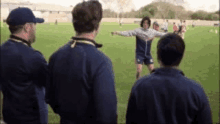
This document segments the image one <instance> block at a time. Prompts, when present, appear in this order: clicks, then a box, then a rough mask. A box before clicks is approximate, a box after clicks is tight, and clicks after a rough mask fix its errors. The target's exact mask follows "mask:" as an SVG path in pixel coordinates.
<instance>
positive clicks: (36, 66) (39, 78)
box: [32, 51, 49, 87]
mask: <svg viewBox="0 0 220 124" xmlns="http://www.w3.org/2000/svg"><path fill="white" fill-rule="evenodd" d="M32 69H33V70H32V72H33V73H32V74H33V78H34V80H35V81H36V84H37V85H39V86H43V87H45V86H46V83H47V81H48V78H49V74H48V65H47V62H46V60H45V59H44V57H43V55H42V54H41V53H40V52H38V51H35V56H34V58H33V60H32Z"/></svg>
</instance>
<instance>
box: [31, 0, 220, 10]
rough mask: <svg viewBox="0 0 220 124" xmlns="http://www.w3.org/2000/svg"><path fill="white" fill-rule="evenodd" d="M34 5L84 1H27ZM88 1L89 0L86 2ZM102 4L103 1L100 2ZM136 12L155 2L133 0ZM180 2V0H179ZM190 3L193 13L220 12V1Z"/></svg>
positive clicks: (197, 0) (209, 0)
mask: <svg viewBox="0 0 220 124" xmlns="http://www.w3.org/2000/svg"><path fill="white" fill-rule="evenodd" d="M27 1H30V2H32V3H50V4H58V5H62V6H70V5H73V6H75V5H76V4H77V3H79V2H81V1H83V0H27ZM86 1H87V0H86ZM99 1H100V2H102V1H101V0H99ZM132 1H133V4H134V8H135V10H138V9H139V8H140V7H142V6H145V5H147V4H149V3H151V2H152V1H153V0H132ZM177 1H178V0H177ZM185 1H186V2H187V3H188V8H189V9H190V10H192V11H197V10H205V11H208V12H213V11H217V10H219V0H185Z"/></svg>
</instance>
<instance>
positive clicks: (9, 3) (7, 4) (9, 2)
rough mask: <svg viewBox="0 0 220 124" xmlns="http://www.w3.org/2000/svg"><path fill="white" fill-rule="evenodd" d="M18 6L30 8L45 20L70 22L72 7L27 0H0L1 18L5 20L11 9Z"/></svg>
mask: <svg viewBox="0 0 220 124" xmlns="http://www.w3.org/2000/svg"><path fill="white" fill-rule="evenodd" d="M18 7H28V8H30V9H31V10H32V11H33V13H34V15H35V16H37V17H41V18H44V20H45V22H55V20H57V21H58V22H72V17H71V11H72V9H73V7H64V6H60V5H52V4H45V3H37V4H34V3H30V2H29V1H27V0H1V19H2V20H6V19H7V17H8V15H9V13H10V12H11V10H13V9H15V8H18Z"/></svg>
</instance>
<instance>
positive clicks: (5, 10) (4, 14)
mask: <svg viewBox="0 0 220 124" xmlns="http://www.w3.org/2000/svg"><path fill="white" fill-rule="evenodd" d="M8 15H9V8H8V7H1V19H2V20H3V19H6V18H7V17H8Z"/></svg>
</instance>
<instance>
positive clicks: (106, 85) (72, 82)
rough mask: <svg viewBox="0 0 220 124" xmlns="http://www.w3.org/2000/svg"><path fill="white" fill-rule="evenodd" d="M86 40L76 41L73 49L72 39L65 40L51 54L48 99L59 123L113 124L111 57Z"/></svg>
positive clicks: (114, 104)
mask: <svg viewBox="0 0 220 124" xmlns="http://www.w3.org/2000/svg"><path fill="white" fill-rule="evenodd" d="M86 42H87V43H92V42H91V41H86ZM87 43H79V42H77V43H76V44H75V46H74V47H73V48H72V47H71V45H72V44H73V42H68V43H67V44H66V45H65V46H63V47H61V48H60V49H59V50H58V51H56V52H55V53H54V54H53V55H52V56H51V57H50V61H49V72H50V83H49V84H48V86H47V88H46V99H47V102H48V103H49V104H50V106H51V107H52V108H53V110H54V112H55V113H58V114H59V115H60V117H61V122H62V120H66V122H67V121H68V122H71V124H81V123H83V124H84V123H86V124H87V123H88V124H116V122H117V112H116V111H117V99H116V92H115V84H114V74H113V69H112V63H111V60H110V59H109V58H107V56H106V55H104V54H103V53H102V52H101V51H99V50H98V49H97V48H96V46H94V45H97V44H96V43H95V42H94V43H92V44H87ZM63 122H65V121H63Z"/></svg>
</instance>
